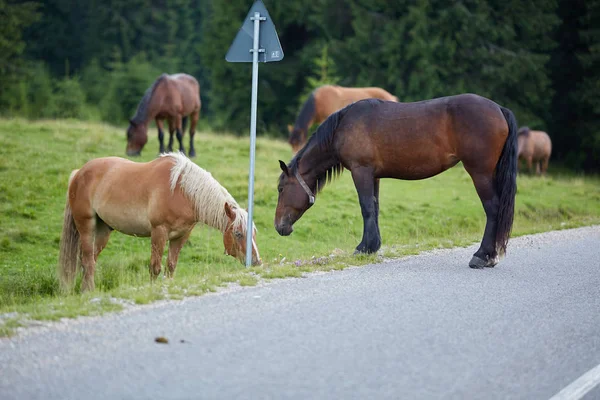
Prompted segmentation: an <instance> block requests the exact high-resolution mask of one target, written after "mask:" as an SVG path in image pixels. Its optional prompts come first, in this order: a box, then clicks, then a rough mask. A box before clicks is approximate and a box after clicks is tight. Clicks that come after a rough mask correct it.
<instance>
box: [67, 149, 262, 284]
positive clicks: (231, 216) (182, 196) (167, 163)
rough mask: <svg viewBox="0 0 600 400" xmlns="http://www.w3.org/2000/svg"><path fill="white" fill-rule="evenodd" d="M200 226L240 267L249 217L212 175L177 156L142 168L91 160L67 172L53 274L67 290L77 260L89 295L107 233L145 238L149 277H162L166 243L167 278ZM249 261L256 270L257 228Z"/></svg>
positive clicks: (124, 162)
mask: <svg viewBox="0 0 600 400" xmlns="http://www.w3.org/2000/svg"><path fill="white" fill-rule="evenodd" d="M198 222H203V223H205V224H207V225H209V226H212V227H214V228H217V229H218V230H220V231H221V232H223V245H224V246H225V253H226V254H229V255H231V256H234V257H235V258H237V259H238V260H240V261H241V262H242V263H244V262H245V260H246V227H247V223H248V213H247V212H246V210H244V209H242V208H240V207H239V206H238V204H237V202H236V201H235V200H234V198H233V197H231V195H230V194H229V193H228V192H227V190H226V189H225V188H224V187H222V186H221V185H220V184H219V182H217V181H216V180H215V179H214V178H213V177H212V175H211V174H210V173H209V172H207V171H205V170H203V169H202V168H200V167H199V166H197V165H196V164H194V163H193V162H192V161H190V160H189V159H187V158H186V157H185V156H184V155H183V154H181V153H169V154H165V155H163V156H162V157H160V158H158V159H155V160H154V161H151V162H148V163H135V162H132V161H129V160H126V159H123V158H119V157H106V158H97V159H95V160H91V161H89V162H88V163H86V164H85V165H84V166H83V167H81V169H78V170H75V171H73V172H72V173H71V177H70V178H69V188H68V191H67V204H66V207H65V216H64V223H63V231H62V237H61V241H60V256H59V275H60V281H61V284H62V286H63V288H65V289H68V288H70V287H72V284H73V280H74V278H75V275H76V273H77V263H78V259H79V256H80V255H81V264H82V266H83V273H84V275H83V281H82V284H81V287H82V290H93V289H94V271H95V266H96V260H97V259H98V255H99V254H100V252H101V251H102V249H104V247H105V246H106V243H107V242H108V238H109V236H110V233H111V231H113V230H117V231H119V232H122V233H125V234H127V235H132V236H143V237H148V236H150V238H151V242H152V254H151V260H150V274H151V277H152V278H156V277H157V276H158V275H159V274H160V270H161V260H162V256H163V252H164V247H165V243H166V242H167V240H168V241H169V254H168V269H167V271H166V273H167V276H169V277H172V276H173V274H174V273H175V267H176V265H177V258H178V257H179V251H180V250H181V248H182V247H183V245H184V244H185V242H186V241H187V239H188V237H189V236H190V233H191V232H192V229H193V228H194V226H195V225H196V223H198ZM252 262H253V264H260V256H259V254H258V247H257V246H256V228H254V230H253V232H252Z"/></svg>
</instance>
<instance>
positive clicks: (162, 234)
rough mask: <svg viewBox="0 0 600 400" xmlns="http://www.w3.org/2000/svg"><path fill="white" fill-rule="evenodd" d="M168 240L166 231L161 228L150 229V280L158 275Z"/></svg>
mask: <svg viewBox="0 0 600 400" xmlns="http://www.w3.org/2000/svg"><path fill="white" fill-rule="evenodd" d="M167 239H168V231H167V229H166V228H164V227H163V226H156V227H153V228H152V233H151V234H150V242H151V243H152V252H151V255H150V278H151V279H152V280H154V279H156V278H157V277H158V275H160V269H161V262H162V257H163V254H164V252H165V244H166V243H167Z"/></svg>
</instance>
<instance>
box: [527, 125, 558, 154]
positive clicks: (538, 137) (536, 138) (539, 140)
mask: <svg viewBox="0 0 600 400" xmlns="http://www.w3.org/2000/svg"><path fill="white" fill-rule="evenodd" d="M529 134H530V135H531V138H532V140H533V144H534V155H533V156H534V158H539V159H545V158H550V154H551V153H552V140H550V136H548V134H547V133H546V132H544V131H530V132H529Z"/></svg>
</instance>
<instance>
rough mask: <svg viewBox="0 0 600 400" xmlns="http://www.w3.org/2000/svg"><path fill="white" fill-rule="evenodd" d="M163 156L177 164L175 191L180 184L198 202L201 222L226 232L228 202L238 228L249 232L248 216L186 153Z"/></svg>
mask: <svg viewBox="0 0 600 400" xmlns="http://www.w3.org/2000/svg"><path fill="white" fill-rule="evenodd" d="M161 157H169V158H171V159H172V160H173V161H174V162H175V164H174V165H173V167H171V179H170V185H171V192H173V191H174V190H175V187H176V186H177V183H179V187H180V188H181V190H183V193H184V194H185V195H186V197H187V198H188V199H189V200H190V201H191V202H192V203H194V205H195V208H196V218H197V219H198V221H201V222H203V223H205V224H207V225H209V226H212V227H214V228H217V229H218V230H220V231H221V232H224V231H225V228H226V226H227V222H228V218H227V214H225V202H227V203H229V205H230V206H232V210H233V212H234V213H235V220H234V222H233V226H234V229H241V230H242V231H243V232H246V229H247V226H248V213H247V212H246V210H244V209H243V208H241V207H240V206H239V205H238V203H237V202H236V201H235V199H234V198H233V197H232V196H231V195H230V194H229V192H228V191H227V189H225V188H224V187H223V186H221V184H220V183H219V182H217V180H216V179H215V178H213V176H212V175H211V173H210V172H208V171H205V170H204V169H202V168H200V167H199V166H198V165H196V164H195V163H193V162H192V161H190V160H189V159H188V158H187V157H186V156H185V155H183V154H182V153H175V152H173V153H168V154H162V155H161ZM254 229H256V228H254Z"/></svg>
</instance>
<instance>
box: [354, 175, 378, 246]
mask: <svg viewBox="0 0 600 400" xmlns="http://www.w3.org/2000/svg"><path fill="white" fill-rule="evenodd" d="M352 180H353V181H354V186H355V187H356V191H357V192H358V201H359V202H360V210H361V212H362V217H363V237H362V241H361V242H360V243H359V245H358V246H357V247H356V252H355V253H375V252H376V251H377V250H379V248H380V247H381V235H380V233H379V226H378V225H377V215H378V209H377V201H376V198H375V187H376V186H377V187H378V186H379V185H376V184H375V181H376V180H375V179H374V178H373V171H372V170H371V169H369V168H353V169H352Z"/></svg>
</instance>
